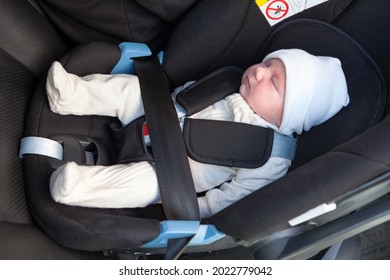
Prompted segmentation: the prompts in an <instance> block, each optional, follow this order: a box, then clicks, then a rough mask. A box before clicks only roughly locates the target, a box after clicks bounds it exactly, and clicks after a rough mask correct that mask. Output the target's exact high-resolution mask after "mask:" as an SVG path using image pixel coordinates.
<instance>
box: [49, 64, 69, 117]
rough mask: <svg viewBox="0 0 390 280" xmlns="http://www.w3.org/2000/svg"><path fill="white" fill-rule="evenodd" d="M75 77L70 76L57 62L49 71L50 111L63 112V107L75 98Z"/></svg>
mask: <svg viewBox="0 0 390 280" xmlns="http://www.w3.org/2000/svg"><path fill="white" fill-rule="evenodd" d="M73 76H74V75H72V74H69V73H68V72H66V70H65V69H64V68H63V67H62V65H61V63H59V62H57V61H55V62H53V64H52V65H51V67H50V69H49V73H48V75H47V81H46V92H47V96H48V99H49V105H50V109H51V110H52V111H53V112H55V113H60V114H61V113H66V112H62V109H61V108H62V107H64V105H66V103H68V102H69V101H71V100H72V99H73V98H74V92H75V85H74V77H73Z"/></svg>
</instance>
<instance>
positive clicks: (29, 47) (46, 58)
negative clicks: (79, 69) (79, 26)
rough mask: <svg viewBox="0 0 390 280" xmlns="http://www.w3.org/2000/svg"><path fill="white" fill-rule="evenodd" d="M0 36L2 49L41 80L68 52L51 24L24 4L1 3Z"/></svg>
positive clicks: (14, 0)
mask: <svg viewBox="0 0 390 280" xmlns="http://www.w3.org/2000/svg"><path fill="white" fill-rule="evenodd" d="M0 34H1V36H0V49H2V50H4V51H5V52H6V53H7V54H8V55H10V56H11V57H13V58H14V59H15V60H16V61H18V62H19V63H20V64H22V65H23V66H24V67H26V68H27V69H28V70H29V71H30V72H31V73H33V74H34V75H35V76H36V77H38V78H39V77H41V75H42V74H43V73H44V72H45V71H46V69H47V67H48V65H50V63H51V62H52V61H53V60H55V59H58V58H59V57H61V56H62V55H64V54H65V53H66V51H67V48H66V46H65V44H64V41H63V39H62V38H61V37H60V36H59V35H58V33H57V32H56V30H55V29H54V28H53V26H52V25H51V24H50V23H49V21H48V20H47V19H45V18H44V17H43V16H42V15H41V14H40V13H39V12H38V11H37V10H36V9H35V8H34V7H33V6H31V5H30V4H29V3H28V2H27V1H24V0H3V1H1V8H0Z"/></svg>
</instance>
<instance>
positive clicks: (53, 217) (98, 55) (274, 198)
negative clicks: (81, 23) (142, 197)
mask: <svg viewBox="0 0 390 280" xmlns="http://www.w3.org/2000/svg"><path fill="white" fill-rule="evenodd" d="M308 34H310V35H308ZM307 38H310V40H307ZM293 47H295V48H302V49H304V50H307V51H309V52H311V53H313V54H315V55H331V56H335V57H338V58H340V60H341V61H342V63H343V69H344V71H345V73H346V77H347V82H348V87H349V93H350V97H351V104H350V106H349V107H348V108H347V109H344V110H343V111H342V112H341V113H340V114H338V115H337V116H336V117H334V118H332V119H331V120H330V121H329V122H328V123H326V124H324V125H321V126H319V127H318V128H316V129H313V132H309V133H307V134H304V135H302V137H301V139H300V140H299V141H300V142H299V145H300V148H299V150H298V153H297V158H298V159H297V161H298V162H297V163H295V164H294V168H296V169H297V172H300V173H296V174H302V172H303V171H302V170H303V169H300V168H299V167H300V166H301V165H302V164H303V163H307V162H309V161H310V160H312V159H313V158H315V157H317V156H319V155H321V154H324V153H326V152H328V151H329V150H330V149H331V148H333V147H335V146H337V145H339V144H340V143H343V142H345V141H347V140H349V139H351V138H353V137H355V136H356V135H358V134H360V133H362V132H363V131H365V130H367V129H368V128H369V127H370V126H372V125H373V124H375V123H376V122H378V121H379V120H380V119H381V117H382V114H383V109H384V107H383V106H382V105H380V104H385V102H384V98H385V96H386V95H385V90H384V88H385V87H384V82H383V78H382V76H381V74H380V72H379V71H378V69H377V67H376V66H375V63H374V62H373V61H372V60H371V59H370V58H369V56H368V55H367V54H366V53H365V52H364V51H363V50H362V49H361V48H360V47H359V46H358V45H357V44H356V43H355V42H354V41H353V40H352V39H350V38H349V37H348V36H346V35H345V34H343V33H342V32H340V31H339V30H337V29H335V28H334V27H331V26H330V25H327V24H324V23H321V22H318V21H291V22H290V23H286V24H285V25H282V26H281V27H280V28H278V29H277V30H276V31H275V32H274V33H273V34H271V36H270V37H269V39H268V41H267V42H266V43H265V45H264V48H263V49H262V50H261V52H260V53H259V59H258V61H260V60H261V59H262V57H264V55H265V54H267V53H268V52H270V51H272V50H276V49H279V48H293ZM191 48H194V46H191ZM119 57H120V51H119V48H118V46H116V45H114V44H110V43H93V44H89V45H85V46H82V47H79V48H77V49H75V50H73V51H72V52H71V53H69V54H68V55H67V56H65V57H64V58H63V59H62V60H61V63H62V64H63V65H64V67H65V69H66V70H67V71H68V72H71V73H74V74H77V75H80V76H84V75H87V74H91V73H103V74H104V73H107V74H108V73H109V72H110V71H111V70H112V69H113V68H114V66H115V65H116V63H117V61H118V60H119ZM165 59H166V61H167V63H169V64H170V65H173V64H175V63H177V64H178V65H179V64H180V63H183V61H181V60H177V61H174V60H171V58H170V57H169V56H166V58H165ZM255 62H256V61H254V63H255ZM234 66H239V65H234ZM197 67H198V66H197ZM168 78H170V79H172V80H175V77H168ZM45 81H46V77H44V78H43V79H42V80H41V82H40V84H39V86H38V87H37V90H36V92H35V94H34V97H33V100H32V102H31V107H30V110H29V113H28V118H27V123H26V131H25V136H40V137H45V138H53V137H55V136H58V135H70V136H72V135H74V136H75V137H78V136H88V137H90V138H91V139H93V140H96V141H99V142H100V143H103V145H105V146H106V148H107V149H108V151H109V152H110V153H114V151H113V150H112V149H113V148H112V147H114V145H113V139H112V138H111V134H110V131H109V124H110V123H112V122H113V121H115V119H113V118H109V117H98V116H61V115H57V114H54V113H52V112H51V111H50V109H49V106H48V101H47V98H46V91H45ZM356 118H358V119H357V120H356ZM24 164H25V173H26V174H25V175H26V182H27V192H28V197H29V201H30V206H31V209H32V213H33V215H34V217H35V219H36V221H37V223H38V224H39V225H40V227H41V228H42V229H43V230H44V231H45V232H46V233H47V234H48V235H49V236H51V237H52V238H53V239H55V240H56V241H57V242H59V243H60V244H62V245H64V246H66V247H70V248H75V249H82V250H91V251H96V250H105V249H114V248H133V249H136V248H138V247H140V246H142V245H143V244H144V243H146V242H148V241H150V240H152V239H154V238H155V237H156V236H157V235H158V234H159V222H160V221H161V220H164V219H165V215H164V213H163V211H162V208H161V207H160V205H152V206H148V207H146V208H143V209H94V208H83V207H73V206H67V205H63V204H59V203H55V202H54V201H53V200H52V198H51V197H50V193H49V179H50V175H51V173H52V171H53V169H52V166H51V163H50V160H48V158H46V157H44V156H38V155H25V160H24ZM316 164H317V165H314V166H315V168H314V167H313V168H314V173H313V174H314V175H313V176H314V178H315V179H313V181H312V182H314V184H311V188H315V192H316V193H317V191H318V193H319V194H318V197H316V199H312V200H309V201H307V203H302V200H305V197H306V196H308V197H310V195H309V194H305V193H304V192H307V187H308V186H307V183H305V182H302V181H301V180H300V179H299V178H296V177H294V176H293V175H291V176H290V177H289V178H292V180H291V181H288V178H287V177H286V178H283V179H282V180H278V181H276V182H275V183H273V184H270V185H269V186H267V187H265V188H263V189H260V190H258V191H257V192H255V193H254V194H252V195H249V196H248V197H246V198H244V200H242V201H239V202H237V203H235V204H233V205H232V206H230V207H228V208H226V209H225V210H222V211H221V212H219V213H217V214H216V215H215V216H213V217H211V218H210V222H212V223H213V224H214V225H216V227H217V228H218V229H220V230H221V231H223V232H224V233H226V234H227V235H229V236H232V237H234V238H238V239H241V240H244V241H248V242H251V241H254V240H256V239H257V238H259V236H264V235H267V234H270V233H272V232H273V231H275V230H280V229H282V228H284V227H286V221H288V220H289V219H291V218H293V217H295V216H297V215H299V214H301V213H303V212H305V211H307V210H309V209H311V208H313V207H314V206H316V205H318V201H322V202H324V201H323V200H325V201H329V199H333V198H335V197H337V196H339V195H340V194H343V193H345V192H348V191H350V190H351V189H353V188H354V187H357V185H353V184H346V185H339V184H338V183H337V182H336V183H335V184H334V186H333V188H337V191H334V189H331V190H326V189H321V187H322V186H321V183H320V181H321V180H320V179H319V178H316V177H315V176H316V175H315V174H316V173H315V170H316V168H321V167H318V162H317V163H316ZM309 165H310V163H309ZM299 170H301V171H299ZM294 172H295V170H294ZM381 172H383V171H382V170H381ZM374 173H375V172H374ZM378 173H379V171H378ZM367 176H372V173H371V174H369V175H367ZM369 178H371V177H368V179H369ZM361 180H362V181H364V180H365V178H361ZM298 182H299V183H301V184H300V186H301V187H300V186H297V185H296V183H298ZM354 183H356V184H358V183H359V182H357V181H355V182H354ZM145 187H147V186H145ZM301 190H304V191H301ZM313 191H314V190H313ZM296 193H300V194H302V196H300V197H299V199H298V198H297V199H295V197H296V196H295V195H294V194H296ZM283 194H286V195H287V194H288V195H289V200H288V203H287V205H285V206H284V205H283V204H286V201H285V200H283V199H284V195H283ZM281 198H282V199H281ZM244 201H245V202H244ZM296 202H297V204H296ZM275 208H276V209H275ZM249 213H250V215H249ZM238 225H239V226H238Z"/></svg>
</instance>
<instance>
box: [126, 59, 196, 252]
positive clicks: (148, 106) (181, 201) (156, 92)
mask: <svg viewBox="0 0 390 280" xmlns="http://www.w3.org/2000/svg"><path fill="white" fill-rule="evenodd" d="M134 65H135V68H136V72H137V76H138V79H139V83H140V88H141V95H142V102H143V105H144V110H145V117H146V120H147V122H148V126H149V134H150V139H151V143H152V150H153V155H154V161H155V167H156V173H157V179H158V183H159V188H160V196H161V200H162V203H163V208H164V211H165V214H166V216H167V218H168V219H170V220H200V215H199V206H198V202H197V197H196V193H195V188H194V183H193V180H192V175H191V170H190V167H189V163H188V158H187V152H186V148H185V145H184V140H183V136H182V132H181V130H180V125H179V121H178V118H177V113H176V110H175V108H174V105H173V102H172V98H171V93H170V90H169V86H168V80H167V79H166V77H165V75H164V72H163V71H162V68H161V65H160V64H159V62H158V60H157V59H156V57H154V56H152V57H142V58H137V59H135V60H134ZM172 174H174V175H172ZM191 238H192V237H191ZM191 238H188V240H186V241H185V242H183V239H178V240H176V241H177V242H176V241H169V246H168V248H167V255H166V257H168V256H170V257H169V258H176V257H178V255H180V253H181V251H183V249H184V248H185V246H186V245H187V243H188V242H189V240H190V239H191ZM175 243H176V244H178V243H181V246H174V245H175ZM170 248H176V249H175V250H174V251H176V252H177V253H174V252H168V251H170ZM172 250H173V249H172Z"/></svg>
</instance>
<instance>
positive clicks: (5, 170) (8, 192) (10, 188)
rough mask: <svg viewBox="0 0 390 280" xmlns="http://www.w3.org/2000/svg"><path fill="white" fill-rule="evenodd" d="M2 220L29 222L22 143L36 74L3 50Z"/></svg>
mask: <svg viewBox="0 0 390 280" xmlns="http://www.w3.org/2000/svg"><path fill="white" fill-rule="evenodd" d="M0 65H1V67H0V89H1V90H0V108H1V109H0V119H1V121H0V131H1V132H0V159H1V160H0V174H1V180H0V221H8V222H17V223H28V222H31V217H30V214H29V211H28V208H27V202H26V197H25V190H24V180H23V170H22V160H21V159H19V157H18V153H19V142H20V139H21V137H22V135H23V129H24V120H25V115H26V110H27V106H28V103H29V101H30V97H31V92H33V90H34V88H35V86H36V82H37V80H36V78H35V76H34V75H33V74H32V73H31V72H30V71H28V70H27V69H26V68H24V67H23V66H21V65H20V64H19V63H18V62H17V61H15V60H14V59H13V58H12V57H10V56H9V55H8V54H7V53H5V52H4V51H3V50H1V49H0Z"/></svg>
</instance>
